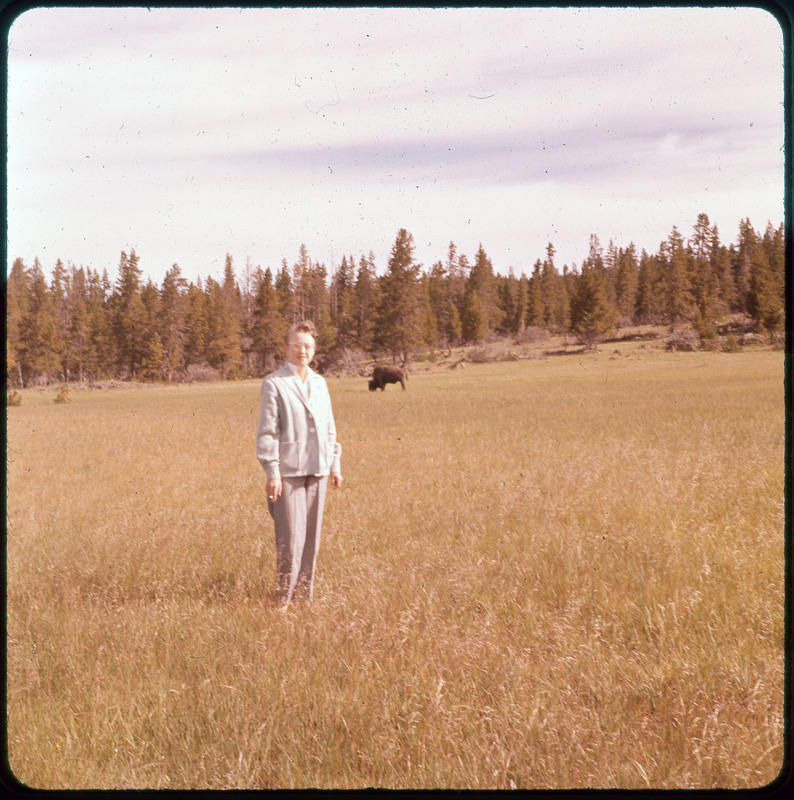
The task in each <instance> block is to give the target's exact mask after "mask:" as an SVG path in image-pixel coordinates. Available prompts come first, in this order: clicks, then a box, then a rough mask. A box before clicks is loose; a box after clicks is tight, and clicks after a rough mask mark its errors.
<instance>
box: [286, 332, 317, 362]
mask: <svg viewBox="0 0 794 800" xmlns="http://www.w3.org/2000/svg"><path fill="white" fill-rule="evenodd" d="M287 358H288V360H289V362H290V364H294V365H295V366H296V367H308V366H309V364H310V363H311V360H312V359H313V358H314V337H313V336H312V335H311V334H310V333H293V334H292V336H290V337H289V341H288V342H287Z"/></svg>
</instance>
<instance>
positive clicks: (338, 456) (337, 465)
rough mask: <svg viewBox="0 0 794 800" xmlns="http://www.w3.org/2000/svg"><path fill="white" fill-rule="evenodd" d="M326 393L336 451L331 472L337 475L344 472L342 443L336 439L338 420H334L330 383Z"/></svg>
mask: <svg viewBox="0 0 794 800" xmlns="http://www.w3.org/2000/svg"><path fill="white" fill-rule="evenodd" d="M325 393H326V396H327V397H328V417H329V423H328V424H329V432H330V434H331V436H333V441H334V452H333V454H332V456H331V470H330V471H331V472H334V473H336V474H337V475H341V474H342V445H341V444H339V442H338V441H337V439H336V421H335V420H334V410H333V408H332V406H331V395H330V393H329V392H328V385H327V384H326V386H325Z"/></svg>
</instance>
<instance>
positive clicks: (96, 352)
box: [86, 269, 117, 378]
mask: <svg viewBox="0 0 794 800" xmlns="http://www.w3.org/2000/svg"><path fill="white" fill-rule="evenodd" d="M86 284H87V290H88V293H87V301H86V303H87V306H88V308H87V310H88V325H89V330H90V337H91V342H92V344H93V347H92V350H91V351H90V352H89V355H93V357H94V359H95V360H93V361H89V362H88V363H87V364H86V369H87V370H88V371H89V372H90V373H92V374H93V375H95V376H96V377H97V378H98V377H100V376H103V375H111V374H113V367H114V365H115V363H116V360H117V359H116V345H115V340H114V337H113V326H112V320H111V310H110V307H109V295H110V288H109V287H110V281H109V280H108V276H107V270H104V271H103V273H102V276H101V277H100V275H99V273H98V272H92V271H91V270H90V269H88V270H87V271H86Z"/></svg>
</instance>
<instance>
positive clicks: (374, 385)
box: [369, 367, 408, 392]
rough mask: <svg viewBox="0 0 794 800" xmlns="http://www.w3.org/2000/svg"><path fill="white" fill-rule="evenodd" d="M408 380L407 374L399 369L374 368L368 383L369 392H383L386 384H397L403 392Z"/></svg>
mask: <svg viewBox="0 0 794 800" xmlns="http://www.w3.org/2000/svg"><path fill="white" fill-rule="evenodd" d="M407 379H408V373H407V372H406V371H405V370H404V369H400V368H399V367H375V369H374V370H372V380H370V382H369V390H370V391H371V392H374V391H375V389H380V390H381V391H383V390H384V389H385V388H386V384H387V383H399V384H401V385H402V387H403V391H405V381H406V380H407Z"/></svg>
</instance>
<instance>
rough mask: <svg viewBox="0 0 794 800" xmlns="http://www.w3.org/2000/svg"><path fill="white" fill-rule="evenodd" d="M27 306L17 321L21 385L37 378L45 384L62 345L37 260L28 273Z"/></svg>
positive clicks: (58, 360)
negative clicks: (44, 381)
mask: <svg viewBox="0 0 794 800" xmlns="http://www.w3.org/2000/svg"><path fill="white" fill-rule="evenodd" d="M29 276H30V277H29V280H30V283H29V287H30V291H29V293H28V302H27V304H26V308H25V311H24V315H23V317H22V319H21V320H20V326H19V336H20V352H19V356H20V360H21V362H22V365H23V366H22V377H23V381H24V382H25V383H28V382H29V381H30V379H31V378H36V377H41V378H44V379H45V380H46V381H49V379H50V378H51V377H53V376H54V375H55V374H56V372H57V370H58V367H59V362H60V359H59V353H60V352H61V350H62V349H63V341H62V340H61V338H60V336H59V333H58V318H57V317H56V314H55V302H54V300H53V297H52V293H51V291H50V289H49V287H48V286H47V281H46V280H45V278H44V272H43V271H42V269H41V264H40V263H39V260H38V258H37V259H35V261H34V262H33V267H32V268H31V270H30V273H29Z"/></svg>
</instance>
